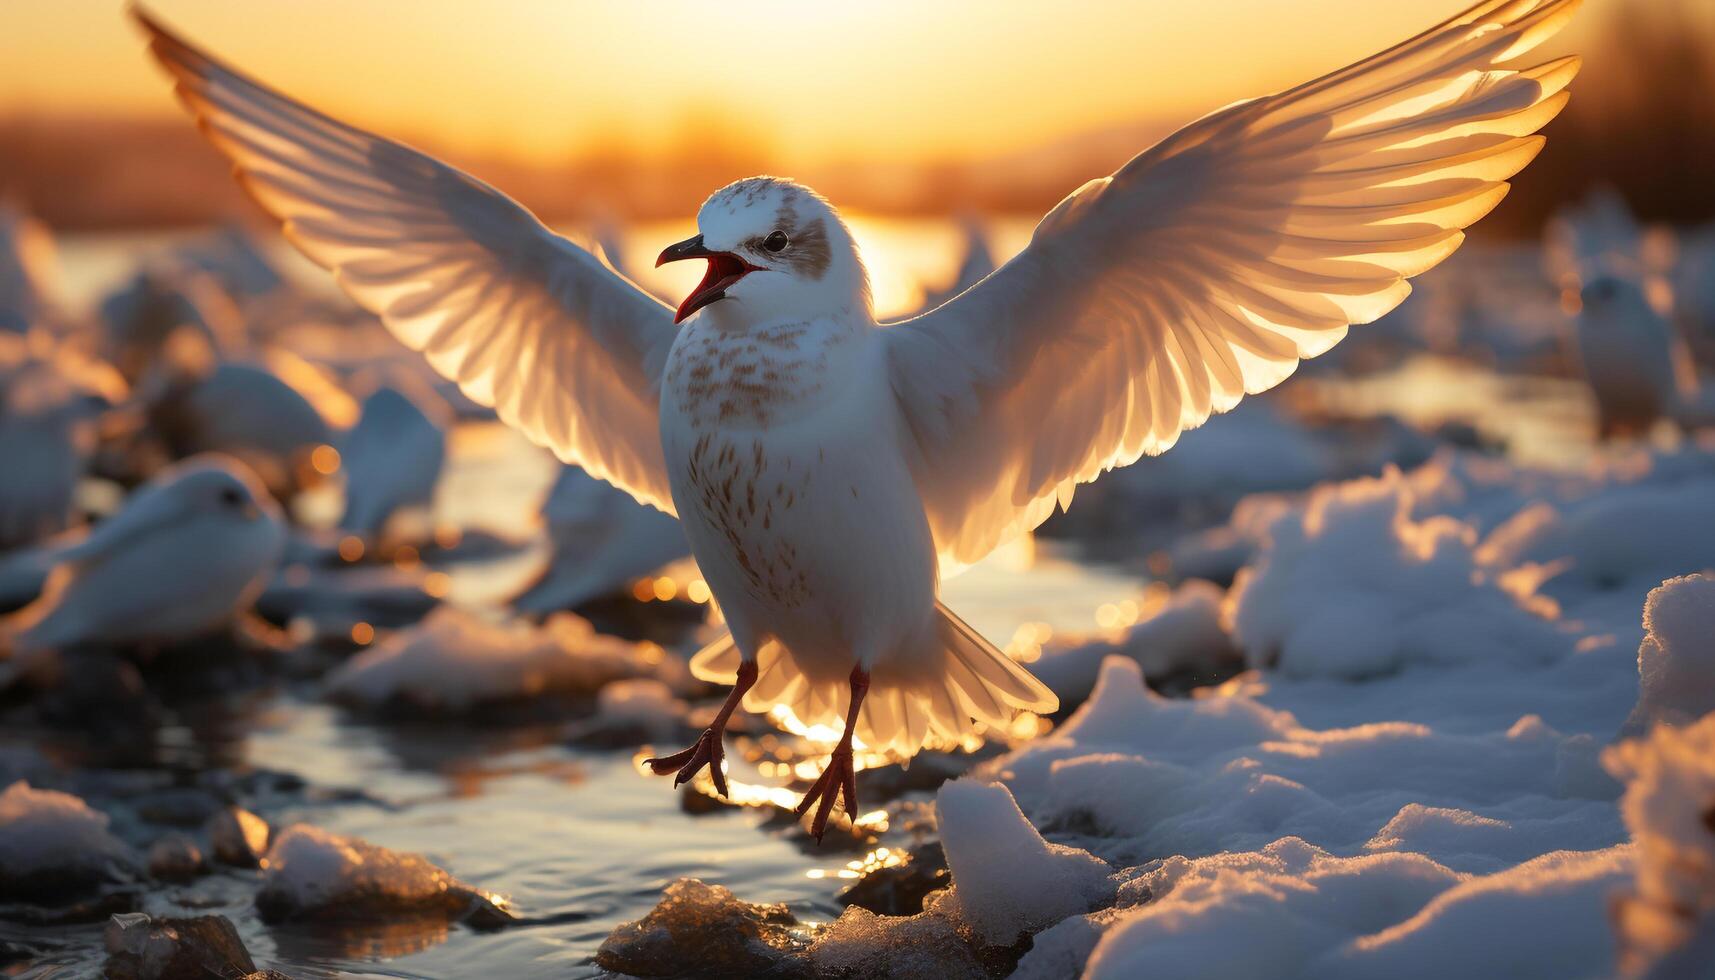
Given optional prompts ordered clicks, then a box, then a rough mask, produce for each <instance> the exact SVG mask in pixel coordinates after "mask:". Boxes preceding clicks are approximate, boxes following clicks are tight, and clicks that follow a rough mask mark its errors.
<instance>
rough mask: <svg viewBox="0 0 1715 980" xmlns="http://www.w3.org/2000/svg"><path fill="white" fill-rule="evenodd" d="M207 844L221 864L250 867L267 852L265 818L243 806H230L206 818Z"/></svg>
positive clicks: (255, 864)
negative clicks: (207, 819)
mask: <svg viewBox="0 0 1715 980" xmlns="http://www.w3.org/2000/svg"><path fill="white" fill-rule="evenodd" d="M207 830H208V840H209V846H210V847H211V848H212V849H213V851H214V859H215V860H216V861H219V862H220V863H221V864H230V865H234V866H236V867H240V868H254V867H256V866H257V865H258V864H260V863H262V855H264V854H266V853H268V821H266V820H263V819H262V818H261V817H259V816H257V815H256V814H254V813H251V812H250V811H249V810H246V809H244V808H243V807H237V806H230V807H227V808H226V809H224V810H222V811H220V812H219V813H216V814H215V815H214V816H212V817H210V818H209V821H208V827H207Z"/></svg>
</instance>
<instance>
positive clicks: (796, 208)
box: [655, 177, 869, 327]
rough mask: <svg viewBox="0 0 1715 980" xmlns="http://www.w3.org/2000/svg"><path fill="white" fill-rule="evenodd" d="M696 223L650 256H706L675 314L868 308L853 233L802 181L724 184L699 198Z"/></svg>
mask: <svg viewBox="0 0 1715 980" xmlns="http://www.w3.org/2000/svg"><path fill="white" fill-rule="evenodd" d="M697 230H698V232H700V234H698V235H696V236H695V237H693V238H690V239H687V240H685V241H683V242H680V243H679V244H677V245H672V246H669V247H668V248H667V249H666V250H665V251H663V252H662V253H661V258H660V259H659V260H657V261H656V263H655V264H656V265H658V266H659V265H661V264H663V263H666V262H676V261H678V260H680V259H707V260H708V262H709V269H708V272H707V274H705V275H704V276H703V281H702V282H701V283H699V284H698V285H697V288H696V289H694V290H692V292H691V294H690V295H689V296H687V297H685V301H684V302H683V303H681V304H680V305H679V312H678V315H677V317H676V319H677V320H684V319H685V318H686V317H688V316H690V315H691V314H693V313H695V312H697V311H698V310H701V309H703V308H704V307H711V309H710V310H709V313H708V314H707V315H709V316H713V317H716V318H718V319H719V321H720V322H722V323H723V324H727V325H731V326H734V327H742V326H748V325H760V324H765V323H773V322H778V321H780V320H782V319H788V318H809V317H815V316H822V315H826V314H832V313H839V312H843V311H855V312H862V313H864V314H866V315H867V314H868V313H869V277H868V275H867V274H866V273H865V272H864V268H863V262H862V260H860V259H859V258H858V254H857V247H856V246H855V245H854V244H853V243H852V236H851V232H849V231H848V230H847V229H846V226H845V223H844V222H842V221H841V220H840V216H839V215H838V214H837V213H835V211H834V208H833V206H832V205H830V204H829V203H828V202H827V201H826V200H823V199H822V197H821V195H819V194H817V193H816V192H815V191H812V190H810V189H809V188H808V187H805V186H803V185H801V184H796V183H793V182H792V181H790V180H784V179H782V178H779V177H749V178H746V179H744V180H741V181H737V182H736V183H732V184H728V185H727V186H725V187H723V188H721V189H720V190H718V191H715V192H714V194H712V195H710V196H709V199H708V200H707V201H705V202H703V206H702V208H701V209H700V210H698V212H697ZM711 304H712V306H711Z"/></svg>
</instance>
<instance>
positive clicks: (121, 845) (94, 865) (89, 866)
mask: <svg viewBox="0 0 1715 980" xmlns="http://www.w3.org/2000/svg"><path fill="white" fill-rule="evenodd" d="M140 867H141V862H140V861H139V859H138V857H137V854H136V852H135V851H133V850H132V849H131V847H130V846H129V845H127V844H126V843H125V842H124V841H121V840H120V839H119V838H117V837H115V836H113V834H111V833H110V832H108V829H107V815H106V814H104V813H99V812H97V811H95V810H92V809H90V808H89V805H88V804H86V803H84V802H83V800H81V799H79V798H78V797H75V796H72V795H71V794H69V793H60V792H57V791H55V790H51V789H32V788H31V787H30V784H29V783H26V782H23V781H19V782H15V783H13V784H12V785H11V786H8V787H7V788H6V791H5V792H4V793H0V901H21V902H32V903H36V904H43V905H48V904H59V903H62V902H67V901H72V900H75V899H78V898H81V897H83V896H85V895H88V894H89V893H91V892H93V891H95V890H96V889H98V888H100V887H101V886H102V885H106V884H116V883H123V882H129V881H132V880H134V879H135V878H136V877H137V873H138V871H139V870H140Z"/></svg>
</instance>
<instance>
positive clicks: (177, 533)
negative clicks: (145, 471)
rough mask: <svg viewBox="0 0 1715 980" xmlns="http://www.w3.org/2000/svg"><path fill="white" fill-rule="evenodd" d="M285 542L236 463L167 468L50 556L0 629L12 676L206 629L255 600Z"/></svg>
mask: <svg viewBox="0 0 1715 980" xmlns="http://www.w3.org/2000/svg"><path fill="white" fill-rule="evenodd" d="M285 540H286V532H285V525H284V524H283V523H282V521H281V518H280V509H279V507H278V506H277V505H276V504H275V503H274V501H273V499H272V498H270V497H269V496H268V494H267V492H266V491H265V490H263V489H262V487H261V484H260V483H258V482H257V480H256V478H255V476H254V475H253V474H251V473H249V472H248V471H246V470H245V469H244V468H243V467H242V466H241V465H240V464H238V463H237V462H236V461H233V460H229V459H224V458H222V457H219V456H203V457H198V458H196V459H191V460H186V461H185V462H183V463H179V464H177V465H175V466H172V467H170V468H168V469H166V470H163V471H162V472H161V473H160V474H159V475H158V476H157V477H156V478H155V479H153V480H151V481H149V482H148V483H147V484H145V485H144V486H143V487H142V488H140V489H139V490H137V491H136V492H135V493H134V494H133V495H132V496H131V497H130V498H129V499H128V500H126V502H125V506H123V507H122V508H120V510H119V512H118V513H117V514H115V515H114V516H112V517H111V518H108V519H107V520H105V521H103V522H101V523H100V524H98V525H96V527H95V529H94V530H93V531H91V532H90V534H89V536H88V537H86V538H85V539H84V540H82V541H81V542H79V543H77V544H75V545H73V546H71V547H69V548H66V549H63V550H60V551H58V552H56V553H55V555H54V560H55V562H56V564H55V567H54V570H53V571H52V572H51V573H50V574H49V576H48V581H47V586H46V587H45V588H44V590H43V592H42V595H41V596H40V597H39V598H37V599H36V601H35V602H33V603H31V604H30V605H28V606H26V607H24V608H23V609H22V610H20V611H19V612H18V613H17V614H16V615H15V616H14V617H13V618H12V619H11V620H9V621H8V622H7V623H5V624H0V634H5V635H6V637H7V638H9V639H10V642H11V645H12V650H13V653H14V656H15V660H14V663H13V667H14V668H16V667H19V666H20V665H21V664H25V663H27V662H28V658H30V657H32V656H34V655H38V654H40V653H42V652H44V651H48V650H63V649H67V648H71V647H76V646H82V645H90V644H104V645H122V646H131V645H158V644H171V643H174V642H177V641H181V640H186V639H191V638H194V637H196V636H199V635H202V634H204V633H207V632H209V631H212V630H214V629H216V628H218V627H219V626H221V625H222V624H224V623H226V622H228V621H229V620H231V619H232V617H233V616H234V615H236V614H237V613H238V612H239V611H241V610H242V609H244V608H245V607H246V606H247V605H249V603H250V602H251V601H252V600H254V599H255V597H256V595H257V593H259V592H260V591H261V590H262V587H263V586H264V585H265V584H267V581H268V576H269V574H270V573H271V572H272V571H273V568H274V565H275V563H276V562H277V561H278V560H279V557H280V552H281V549H282V548H283V547H284V546H285Z"/></svg>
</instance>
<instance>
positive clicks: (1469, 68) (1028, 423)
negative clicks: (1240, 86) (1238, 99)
mask: <svg viewBox="0 0 1715 980" xmlns="http://www.w3.org/2000/svg"><path fill="white" fill-rule="evenodd" d="M1576 6H1577V0H1488V2H1485V3H1482V4H1479V5H1478V6H1476V7H1473V8H1471V9H1470V10H1468V11H1466V12H1465V13H1463V14H1460V15H1459V16H1457V17H1455V18H1453V19H1452V20H1449V21H1447V22H1446V23H1444V24H1442V25H1440V26H1439V27H1436V28H1434V29H1433V30H1430V31H1428V32H1427V33H1425V34H1422V35H1420V36H1418V37H1416V38H1414V39H1412V40H1410V41H1407V42H1405V43H1404V44H1401V45H1399V46H1397V47H1395V48H1393V49H1391V50H1389V51H1386V52H1384V53H1382V54H1379V55H1376V56H1374V57H1372V58H1369V59H1367V60H1365V61H1362V62H1359V63H1358V64H1356V65H1353V66H1351V67H1349V68H1346V69H1343V70H1341V71H1337V72H1334V73H1333V74H1331V75H1327V76H1325V77H1323V78H1320V79H1317V80H1316V81H1313V82H1309V83H1307V84H1304V85H1301V86H1299V87H1297V88H1295V89H1291V90H1290V91H1286V92H1283V93H1280V94H1277V95H1273V96H1269V97H1266V98H1262V99H1257V100H1254V101H1250V102H1243V103H1239V104H1237V105H1234V106H1230V107H1228V108H1226V109H1223V110H1221V111H1219V112H1216V113H1214V114H1212V115H1210V116H1207V117H1205V118H1203V119H1201V120H1199V121H1198V122H1195V123H1192V124H1191V125H1189V126H1187V127H1185V128H1184V129H1182V130H1180V131H1179V132H1178V133H1176V134H1174V135H1173V136H1171V137H1169V138H1167V139H1166V140H1164V141H1162V142H1161V143H1159V144H1157V145H1156V146H1155V147H1154V148H1152V149H1150V150H1148V151H1145V152H1144V153H1143V154H1141V155H1140V156H1138V157H1136V158H1134V159H1133V160H1132V161H1131V162H1130V163H1128V164H1126V165H1125V166H1124V167H1123V168H1121V169H1120V170H1119V172H1117V173H1115V174H1114V175H1112V176H1111V177H1104V178H1102V179H1100V180H1094V181H1091V182H1090V183H1088V184H1085V185H1084V186H1083V187H1081V188H1079V189H1078V190H1077V191H1075V192H1074V193H1073V194H1072V195H1071V196H1069V197H1067V198H1066V199H1065V200H1064V201H1062V202H1061V203H1060V204H1059V205H1058V206H1057V207H1056V208H1055V209H1054V210H1053V211H1052V212H1051V213H1049V215H1048V216H1047V217H1046V218H1044V219H1043V220H1042V223H1041V224H1040V225H1038V227H1037V229H1036V232H1035V235H1034V237H1033V238H1032V240H1031V243H1030V245H1029V247H1027V248H1026V249H1025V250H1024V251H1023V252H1022V253H1020V254H1019V255H1018V256H1017V257H1016V258H1015V259H1013V260H1012V261H1011V262H1009V263H1007V264H1006V265H1005V266H1003V267H1002V268H1001V269H999V270H998V271H996V272H995V273H994V274H993V275H991V276H989V277H988V278H987V279H985V280H983V281H982V282H981V283H979V284H978V285H976V286H975V287H973V288H972V289H971V290H969V291H968V292H966V293H964V294H963V295H961V296H959V297H958V298H956V299H954V300H953V301H951V302H950V303H948V304H947V305H945V306H942V307H940V308H938V309H936V310H933V311H931V312H929V313H926V314H924V315H923V316H920V317H918V318H916V319H913V320H908V321H905V322H904V323H901V324H898V325H896V326H894V327H891V328H889V329H888V330H886V331H884V335H885V337H886V340H885V343H886V344H887V345H888V354H889V358H890V372H891V379H892V382H893V387H894V391H895V394H896V396H897V398H898V401H899V404H900V408H901V412H902V414H903V415H904V417H905V419H906V421H907V422H908V424H909V426H910V429H911V431H912V433H913V434H914V436H915V438H916V441H917V443H918V448H919V449H920V451H921V452H920V456H921V462H920V463H919V465H918V467H917V481H918V486H919V489H920V491H921V492H922V494H923V497H924V500H925V503H926V506H927V508H928V513H929V521H930V526H931V528H932V530H933V532H934V535H935V540H936V543H937V546H938V547H939V549H940V551H941V552H942V555H943V558H948V559H952V561H953V562H956V563H969V562H973V561H976V560H977V559H979V558H981V557H982V556H983V555H985V554H987V553H988V552H989V551H990V550H992V549H993V548H994V547H995V546H996V545H998V544H999V543H1001V542H1002V541H1004V540H1005V539H1006V538H1008V537H1011V536H1012V535H1014V534H1017V533H1019V532H1021V531H1025V530H1028V529H1030V528H1033V527H1035V526H1036V525H1037V524H1039V523H1041V521H1042V520H1043V519H1044V518H1046V517H1047V516H1048V515H1049V513H1051V512H1052V510H1053V507H1054V505H1055V502H1056V501H1059V502H1060V503H1061V504H1062V505H1064V504H1066V503H1069V502H1070V500H1071V497H1072V490H1073V488H1074V487H1075V486H1076V485H1077V484H1079V483H1084V482H1088V481H1090V480H1093V479H1095V478H1096V476H1098V475H1099V474H1101V473H1102V472H1103V471H1105V470H1109V469H1112V468H1113V467H1116V466H1123V465H1126V464H1128V463H1131V462H1134V461H1136V460H1137V459H1138V458H1139V457H1140V456H1142V455H1144V454H1154V453H1159V452H1162V451H1164V450H1166V449H1167V448H1168V447H1170V446H1172V445H1173V443H1174V441H1175V440H1177V439H1178V438H1179V434H1180V433H1181V432H1182V431H1184V430H1185V429H1188V428H1192V427H1194V426H1196V425H1199V424H1201V423H1202V422H1203V421H1204V420H1205V419H1207V418H1208V417H1209V415H1210V414H1211V413H1212V412H1222V411H1226V410H1227V409H1230V408H1232V407H1233V405H1234V404H1236V403H1237V402H1238V400H1239V399H1240V398H1241V397H1242V396H1243V395H1244V394H1245V393H1247V392H1259V391H1263V390H1265V389H1267V388H1270V387H1272V386H1273V385H1275V384H1277V383H1279V382H1280V381H1281V380H1282V379H1284V378H1285V377H1286V376H1287V375H1289V374H1291V373H1292V371H1293V370H1294V369H1295V368H1296V367H1297V365H1298V362H1299V361H1300V360H1301V359H1303V358H1307V357H1314V356H1315V355H1317V354H1320V353H1322V352H1323V351H1325V350H1327V349H1328V348H1330V347H1332V346H1333V345H1334V344H1336V343H1338V342H1339V341H1340V339H1341V338H1343V337H1344V336H1345V335H1346V329H1347V327H1348V326H1349V325H1351V324H1355V323H1367V322H1369V321H1371V320H1374V319H1376V318H1377V317H1379V316H1381V315H1382V314H1384V313H1386V312H1388V311H1389V310H1391V309H1393V308H1394V307H1395V306H1396V305H1398V304H1399V302H1400V301H1401V300H1403V299H1404V298H1405V296H1406V294H1407V293H1408V292H1409V291H1410V287H1409V285H1408V284H1407V283H1406V279H1407V277H1410V276H1415V275H1417V274H1419V273H1421V272H1424V271H1425V270H1427V269H1429V268H1430V267H1432V266H1434V265H1435V264H1436V263H1438V262H1440V261H1441V260H1442V259H1444V258H1446V257H1447V256H1448V254H1450V253H1451V252H1452V251H1453V250H1454V249H1455V248H1456V247H1458V245H1459V243H1460V242H1461V241H1462V240H1463V235H1462V232H1461V229H1463V228H1465V227H1466V226H1467V225H1470V224H1471V223H1472V222H1474V221H1476V220H1477V219H1478V218H1480V217H1482V216H1483V215H1484V214H1487V213H1488V211H1489V210H1490V209H1491V208H1493V207H1494V206H1495V205H1496V204H1497V203H1499V202H1500V200H1501V197H1502V196H1503V195H1504V194H1505V193H1506V190H1507V184H1506V183H1505V181H1506V179H1507V178H1508V177H1511V176H1512V175H1513V174H1514V173H1516V172H1517V171H1518V170H1519V169H1520V168H1521V167H1523V166H1524V165H1525V164H1526V163H1528V162H1529V161H1530V160H1531V158H1532V157H1534V156H1535V155H1536V153H1537V151H1538V150H1539V149H1541V147H1542V142H1543V141H1542V137H1540V136H1536V135H1533V134H1534V133H1535V132H1536V131H1537V130H1538V129H1540V128H1541V127H1542V126H1543V125H1544V124H1545V123H1547V122H1548V121H1549V120H1550V119H1552V118H1553V117H1554V115H1555V114H1556V113H1557V112H1558V111H1559V110H1560V108H1561V107H1562V106H1563V105H1564V104H1565V102H1566V98H1567V93H1566V92H1565V91H1564V89H1565V88H1566V85H1567V84H1568V83H1569V82H1570V81H1571V79H1572V76H1573V74H1574V73H1575V72H1576V71H1577V67H1578V66H1577V62H1576V60H1575V59H1571V58H1567V59H1563V60H1559V61H1552V62H1549V63H1547V64H1543V65H1539V66H1536V67H1534V68H1529V69H1525V70H1521V71H1508V70H1503V69H1500V68H1498V67H1497V65H1499V64H1500V63H1502V62H1504V61H1506V60H1508V59H1510V58H1513V57H1515V56H1517V55H1519V54H1521V53H1523V52H1525V51H1527V50H1529V49H1530V48H1532V47H1534V46H1535V45H1537V44H1538V43H1540V42H1541V41H1542V40H1544V39H1545V38H1547V37H1548V36H1550V35H1551V34H1553V33H1554V32H1555V31H1556V30H1558V29H1559V28H1560V27H1561V26H1562V25H1563V24H1564V23H1565V22H1566V21H1567V19H1568V18H1570V17H1571V16H1572V13H1573V10H1574V9H1575V8H1576Z"/></svg>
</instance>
